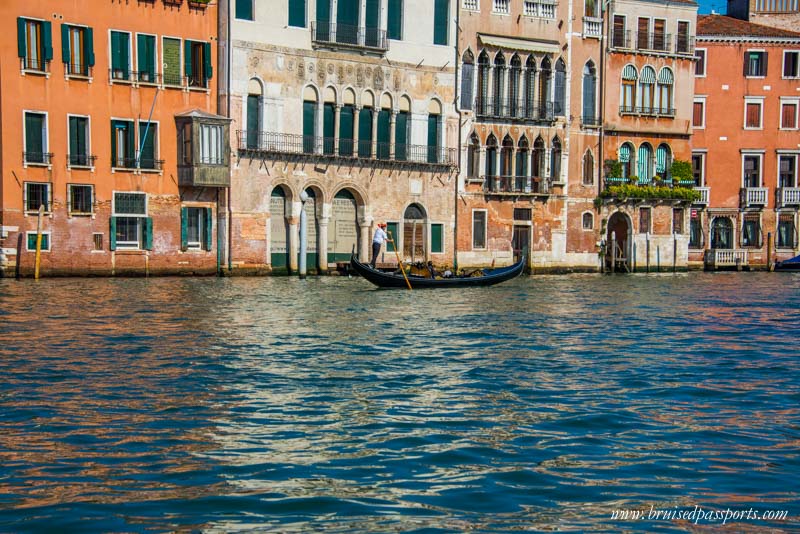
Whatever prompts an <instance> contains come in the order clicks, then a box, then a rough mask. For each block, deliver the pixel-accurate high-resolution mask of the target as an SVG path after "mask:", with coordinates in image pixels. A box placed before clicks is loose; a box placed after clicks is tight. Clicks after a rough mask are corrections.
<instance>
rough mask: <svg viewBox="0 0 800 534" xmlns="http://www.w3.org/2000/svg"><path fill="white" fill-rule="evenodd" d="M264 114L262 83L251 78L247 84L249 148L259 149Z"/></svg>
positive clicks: (247, 138)
mask: <svg viewBox="0 0 800 534" xmlns="http://www.w3.org/2000/svg"><path fill="white" fill-rule="evenodd" d="M263 113H264V91H263V87H262V85H261V82H260V81H259V80H257V79H255V78H251V79H250V81H249V82H248V83H247V126H246V128H245V129H246V130H247V133H246V134H245V135H246V142H247V148H249V149H251V150H252V149H256V148H259V145H260V142H259V138H260V136H261V131H262V130H263V129H264V126H263Z"/></svg>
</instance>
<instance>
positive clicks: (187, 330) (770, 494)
mask: <svg viewBox="0 0 800 534" xmlns="http://www.w3.org/2000/svg"><path fill="white" fill-rule="evenodd" d="M0 321H1V322H0V341H1V345H0V531H14V532H29V531H53V530H62V531H65V530H71V531H102V532H109V531H113V532H131V531H148V532H151V531H156V532H158V531H173V530H181V531H187V530H188V531H192V530H195V531H201V530H205V531H211V532H223V531H224V532H229V531H255V530H259V531H264V530H267V531H279V532H287V531H302V532H310V531H329V532H386V531H391V532H397V531H424V532H463V531H480V532H498V531H515V530H550V529H561V530H573V531H591V530H597V531H612V530H623V529H628V530H640V531H648V532H652V531H662V532H668V531H675V532H681V531H688V530H692V529H694V528H696V527H695V526H694V524H693V521H691V520H689V521H685V520H675V519H667V520H663V519H661V520H655V519H647V518H646V519H641V520H638V521H637V520H631V519H627V520H625V519H620V517H619V516H617V517H613V514H614V513H615V511H619V510H650V509H651V507H652V509H653V510H662V511H664V510H666V511H670V510H674V511H676V512H677V511H679V510H685V509H694V507H695V506H699V507H702V508H703V510H720V511H724V510H726V509H731V510H732V511H735V512H736V511H741V510H748V509H750V508H753V509H754V510H756V511H760V512H763V511H786V512H787V513H788V517H787V519H786V520H771V519H770V520H756V519H750V520H741V519H740V520H738V521H737V520H729V521H728V522H727V524H728V526H727V528H729V529H731V531H739V530H742V529H745V528H757V527H764V526H771V527H776V528H782V529H786V530H794V529H798V528H799V526H800V515H799V514H800V504H799V503H800V500H799V499H798V485H797V480H798V478H799V477H800V359H799V358H798V350H797V346H798V344H797V337H798V331H800V328H798V327H799V326H800V275H794V274H778V273H775V274H768V273H724V274H692V275H641V276H639V275H637V276H616V277H614V276H590V275H586V276H568V277H532V278H520V279H517V280H514V281H512V282H509V283H507V284H504V285H502V286H497V287H494V288H485V289H469V290H452V291H414V292H407V291H378V290H373V289H372V287H371V286H369V285H368V284H367V283H366V282H365V281H363V280H361V279H347V278H336V277H329V278H324V279H309V280H306V281H299V280H296V279H289V278H259V279H178V278H172V279H149V280H145V279H85V280H84V279H65V280H40V281H38V282H34V281H30V280H28V281H21V282H17V281H13V280H0ZM699 524H700V525H701V526H705V527H714V528H716V527H718V526H719V522H718V521H716V522H715V521H713V520H708V521H706V520H703V521H700V523H699ZM731 525H733V526H731Z"/></svg>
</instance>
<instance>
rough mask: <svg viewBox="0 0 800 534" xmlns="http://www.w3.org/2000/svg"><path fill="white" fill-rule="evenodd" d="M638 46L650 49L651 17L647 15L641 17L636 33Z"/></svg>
mask: <svg viewBox="0 0 800 534" xmlns="http://www.w3.org/2000/svg"><path fill="white" fill-rule="evenodd" d="M636 48H638V49H639V50H649V49H650V19H649V18H647V17H639V21H638V26H637V34H636Z"/></svg>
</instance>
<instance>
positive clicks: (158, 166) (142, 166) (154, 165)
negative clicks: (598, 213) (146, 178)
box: [139, 158, 164, 172]
mask: <svg viewBox="0 0 800 534" xmlns="http://www.w3.org/2000/svg"><path fill="white" fill-rule="evenodd" d="M139 170H141V171H143V172H161V171H163V170H164V160H163V159H154V158H139Z"/></svg>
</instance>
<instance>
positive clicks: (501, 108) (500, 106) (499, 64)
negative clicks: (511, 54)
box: [492, 52, 508, 117]
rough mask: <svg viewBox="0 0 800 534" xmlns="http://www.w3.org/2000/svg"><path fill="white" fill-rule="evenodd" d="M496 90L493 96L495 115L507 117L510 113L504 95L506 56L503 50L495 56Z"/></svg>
mask: <svg viewBox="0 0 800 534" xmlns="http://www.w3.org/2000/svg"><path fill="white" fill-rule="evenodd" d="M493 74H494V91H493V94H492V98H493V99H494V110H493V111H494V116H495V117H505V116H506V115H507V114H508V106H507V105H506V102H505V99H504V98H503V97H504V90H503V89H504V87H503V86H504V85H505V74H506V58H505V56H503V53H502V52H498V53H497V55H496V56H495V57H494V73H493Z"/></svg>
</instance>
